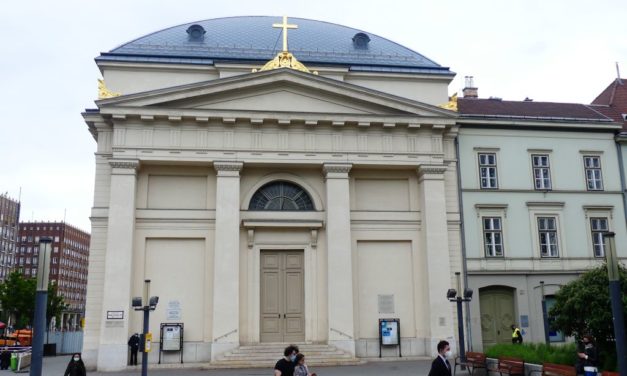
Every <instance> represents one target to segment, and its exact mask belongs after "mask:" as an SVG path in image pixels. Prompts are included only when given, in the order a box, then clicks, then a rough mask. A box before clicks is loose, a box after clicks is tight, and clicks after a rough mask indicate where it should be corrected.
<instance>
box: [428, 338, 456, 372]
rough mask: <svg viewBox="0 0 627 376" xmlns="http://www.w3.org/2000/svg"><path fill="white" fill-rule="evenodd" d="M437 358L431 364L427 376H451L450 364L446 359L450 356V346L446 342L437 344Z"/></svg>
mask: <svg viewBox="0 0 627 376" xmlns="http://www.w3.org/2000/svg"><path fill="white" fill-rule="evenodd" d="M437 350H438V356H437V357H436V358H435V359H433V362H432V363H431V370H430V371H429V376H451V363H449V361H448V359H447V358H450V357H451V356H452V353H451V346H450V345H449V343H448V342H447V341H440V342H438V347H437Z"/></svg>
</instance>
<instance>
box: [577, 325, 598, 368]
mask: <svg viewBox="0 0 627 376" xmlns="http://www.w3.org/2000/svg"><path fill="white" fill-rule="evenodd" d="M598 359H599V353H598V352H597V348H596V346H595V345H594V339H593V337H592V336H591V335H589V334H586V335H585V336H583V339H582V341H581V347H580V348H579V349H577V364H576V365H575V368H576V369H577V374H578V375H584V374H586V371H587V372H588V373H594V374H596V370H597V368H596V367H597V365H598Z"/></svg>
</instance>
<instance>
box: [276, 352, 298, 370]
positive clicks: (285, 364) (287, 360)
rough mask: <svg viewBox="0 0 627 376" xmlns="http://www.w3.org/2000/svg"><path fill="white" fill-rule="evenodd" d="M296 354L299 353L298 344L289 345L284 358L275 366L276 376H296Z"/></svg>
mask: <svg viewBox="0 0 627 376" xmlns="http://www.w3.org/2000/svg"><path fill="white" fill-rule="evenodd" d="M296 354H298V347H297V346H294V345H289V346H287V347H286V348H285V350H284V351H283V358H281V359H279V361H278V362H276V365H275V366H274V376H294V367H295V365H296V363H295V362H296Z"/></svg>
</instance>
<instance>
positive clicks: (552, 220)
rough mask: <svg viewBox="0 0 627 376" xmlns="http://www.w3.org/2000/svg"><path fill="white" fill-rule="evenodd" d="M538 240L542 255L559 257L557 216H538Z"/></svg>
mask: <svg viewBox="0 0 627 376" xmlns="http://www.w3.org/2000/svg"><path fill="white" fill-rule="evenodd" d="M538 240H539V246H540V256H541V257H559V244H558V234H557V218H556V217H538Z"/></svg>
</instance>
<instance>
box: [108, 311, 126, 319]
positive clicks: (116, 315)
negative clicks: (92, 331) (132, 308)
mask: <svg viewBox="0 0 627 376" xmlns="http://www.w3.org/2000/svg"><path fill="white" fill-rule="evenodd" d="M123 319H124V311H107V320H123Z"/></svg>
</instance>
